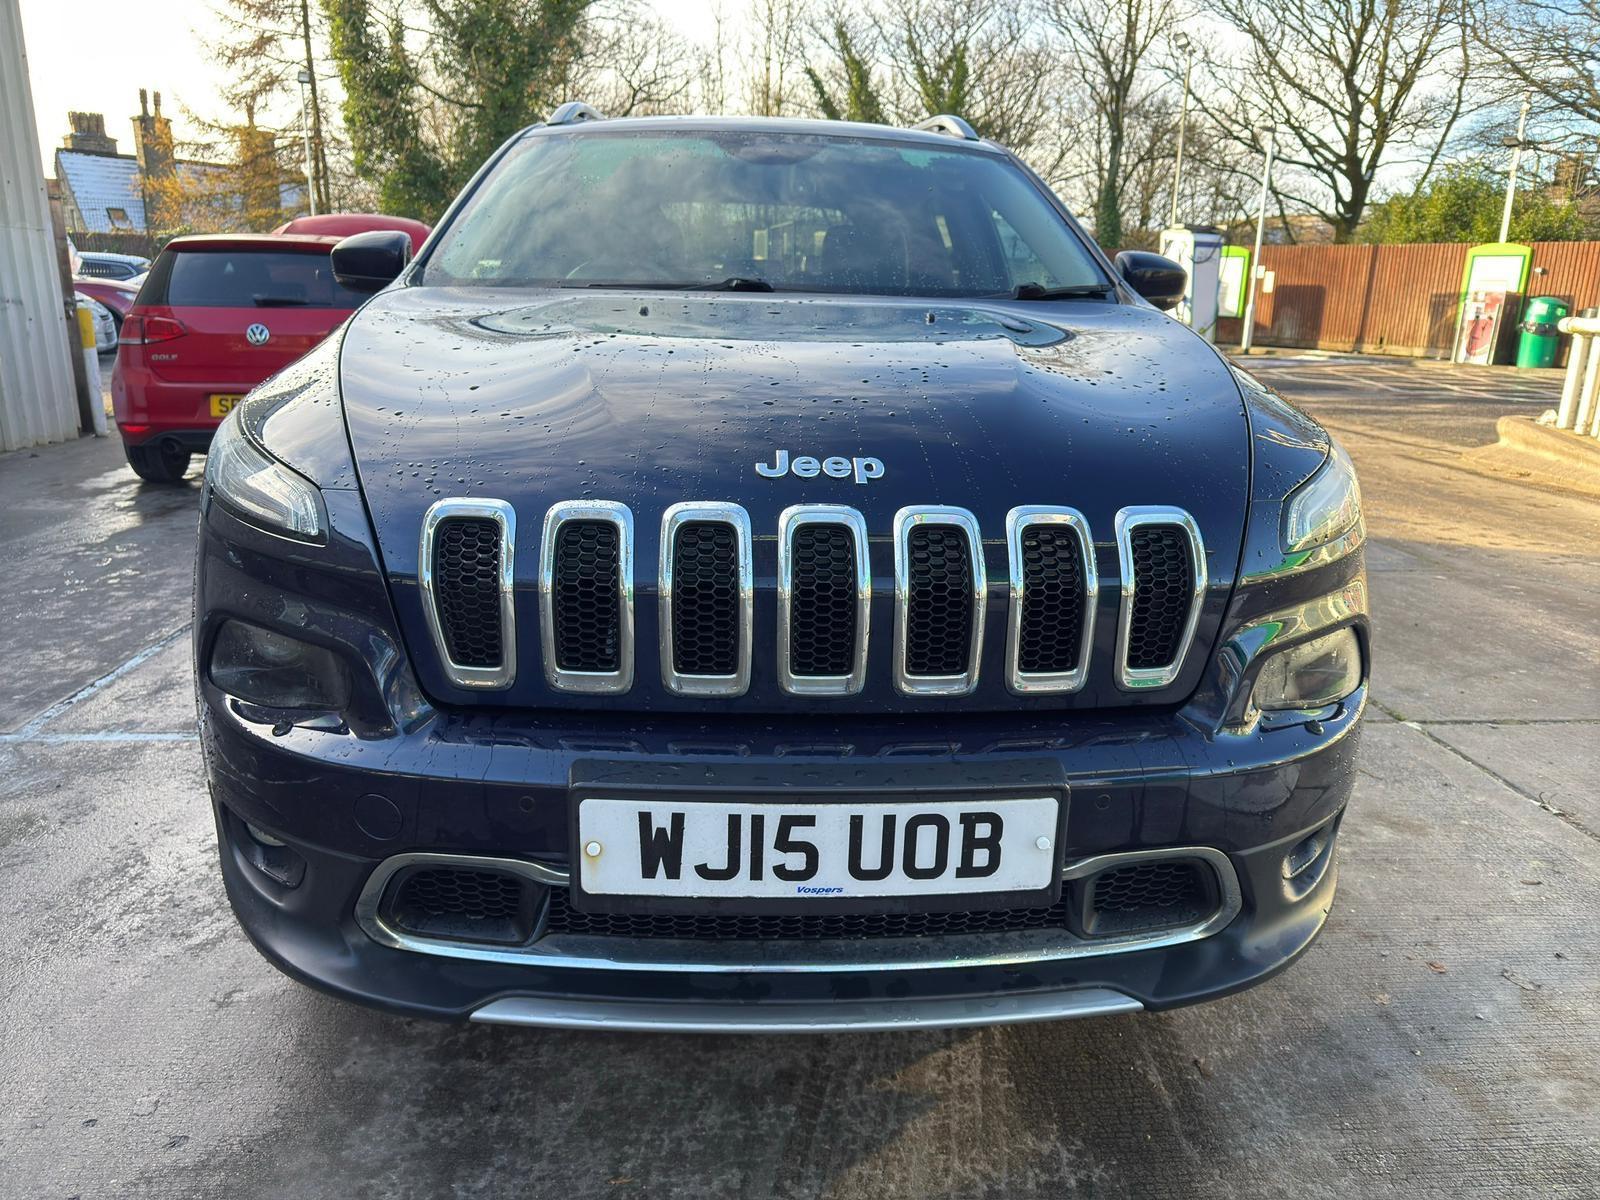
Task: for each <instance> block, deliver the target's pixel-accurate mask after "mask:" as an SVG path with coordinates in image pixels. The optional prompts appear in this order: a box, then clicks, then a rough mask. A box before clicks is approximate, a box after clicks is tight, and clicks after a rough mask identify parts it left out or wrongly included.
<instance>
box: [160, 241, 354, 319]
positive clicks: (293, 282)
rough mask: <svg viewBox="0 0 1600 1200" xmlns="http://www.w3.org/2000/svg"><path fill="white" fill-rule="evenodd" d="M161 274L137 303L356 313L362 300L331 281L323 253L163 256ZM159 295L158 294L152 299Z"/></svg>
mask: <svg viewBox="0 0 1600 1200" xmlns="http://www.w3.org/2000/svg"><path fill="white" fill-rule="evenodd" d="M167 259H168V263H167V266H166V270H165V272H162V271H161V269H160V268H158V269H157V272H156V273H155V274H152V279H155V278H156V275H157V274H161V275H164V278H162V279H160V280H159V281H158V282H157V284H156V286H155V287H154V289H153V290H152V291H151V294H150V295H149V296H144V295H142V294H141V296H140V303H143V304H170V305H172V306H173V307H175V308H357V307H359V306H360V304H361V302H362V301H363V300H365V299H366V296H365V295H363V294H361V293H358V292H352V291H349V290H348V289H346V288H344V287H343V286H341V285H340V284H339V283H338V282H337V281H336V280H335V279H334V277H333V265H332V262H331V261H330V259H329V257H328V253H327V251H326V250H323V251H321V252H312V253H308V252H305V251H295V250H291V251H281V250H253V249H244V248H238V249H207V250H184V251H182V252H180V253H174V252H172V251H168V253H167ZM157 293H163V294H157Z"/></svg>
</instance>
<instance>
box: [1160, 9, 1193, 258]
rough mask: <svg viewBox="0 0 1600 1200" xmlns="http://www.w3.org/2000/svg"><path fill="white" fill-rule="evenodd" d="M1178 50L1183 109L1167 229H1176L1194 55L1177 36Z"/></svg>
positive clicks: (1184, 38)
mask: <svg viewBox="0 0 1600 1200" xmlns="http://www.w3.org/2000/svg"><path fill="white" fill-rule="evenodd" d="M1174 41H1175V43H1176V44H1177V47H1178V49H1179V50H1181V51H1183V54H1184V59H1183V107H1182V108H1181V109H1179V115H1178V154H1177V157H1176V158H1174V159H1173V162H1172V217H1171V218H1170V219H1169V220H1168V221H1167V228H1169V229H1176V228H1177V227H1178V197H1179V195H1180V194H1181V193H1182V190H1183V135H1184V134H1185V133H1186V132H1187V131H1188V129H1189V76H1190V73H1191V72H1192V71H1193V70H1194V54H1193V53H1192V52H1191V51H1190V49H1189V39H1188V38H1187V37H1186V36H1184V35H1183V34H1181V33H1180V34H1179V35H1178V37H1177V38H1175V39H1174Z"/></svg>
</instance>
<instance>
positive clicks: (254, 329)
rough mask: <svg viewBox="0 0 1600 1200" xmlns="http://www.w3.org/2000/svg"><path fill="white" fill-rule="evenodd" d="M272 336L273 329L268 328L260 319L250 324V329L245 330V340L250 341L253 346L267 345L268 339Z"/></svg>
mask: <svg viewBox="0 0 1600 1200" xmlns="http://www.w3.org/2000/svg"><path fill="white" fill-rule="evenodd" d="M271 336H272V330H270V329H268V328H267V327H266V326H265V325H263V324H262V323H261V322H260V321H257V322H256V323H255V324H254V325H252V326H250V328H249V329H246V330H245V331H244V340H245V341H247V342H249V343H250V344H251V345H252V346H265V345H266V344H267V339H268V338H270V337H271Z"/></svg>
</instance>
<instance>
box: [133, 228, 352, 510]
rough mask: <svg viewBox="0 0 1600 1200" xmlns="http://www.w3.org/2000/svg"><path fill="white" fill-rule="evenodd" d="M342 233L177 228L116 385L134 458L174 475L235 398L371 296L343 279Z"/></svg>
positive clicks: (146, 292)
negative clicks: (338, 259) (332, 257)
mask: <svg viewBox="0 0 1600 1200" xmlns="http://www.w3.org/2000/svg"><path fill="white" fill-rule="evenodd" d="M338 241H339V239H338V238H336V237H307V236H293V235H290V236H283V235H271V234H220V235H207V236H197V237H181V238H174V239H173V240H172V241H170V242H168V243H167V246H166V249H164V250H162V252H161V254H160V257H158V258H157V259H156V261H155V265H154V266H153V267H151V268H150V276H149V278H148V279H147V280H146V281H145V284H144V286H143V287H142V288H141V289H140V290H139V296H138V299H137V300H136V301H135V302H134V306H133V309H132V311H130V312H129V313H128V315H127V317H126V318H125V319H124V320H123V324H122V344H121V347H120V348H119V349H118V351H117V365H116V369H115V371H114V372H113V373H112V376H111V397H112V404H113V407H114V410H115V412H116V418H117V428H118V430H119V432H120V433H121V434H122V444H123V448H124V449H125V450H126V452H127V455H128V463H129V465H130V466H132V467H133V469H134V471H135V472H137V473H138V475H139V476H140V477H141V478H143V479H148V480H151V481H152V482H156V483H176V482H177V481H178V480H180V479H182V478H183V474H184V472H185V471H186V470H187V469H188V466H189V457H190V455H192V454H203V453H205V451H206V449H207V447H209V446H210V445H211V435H212V434H213V433H214V432H215V431H216V428H217V426H218V425H219V424H221V423H222V418H223V417H225V416H227V415H228V410H229V409H231V408H232V407H233V406H234V404H236V403H237V402H238V401H239V400H241V399H242V398H243V397H244V395H245V393H246V392H248V391H250V389H251V388H253V387H255V386H256V385H257V384H258V383H260V382H261V381H262V380H264V379H266V378H267V377H268V376H269V375H272V374H273V373H275V372H276V371H278V370H280V369H282V368H283V367H286V366H288V365H289V364H290V363H292V362H293V361H294V360H295V359H297V358H299V357H300V356H301V355H302V354H304V353H305V352H306V351H308V350H310V349H311V348H312V347H313V346H315V345H316V344H317V343H318V342H320V341H321V340H322V339H323V338H325V337H327V336H328V334H330V333H332V332H333V330H334V329H336V328H338V326H339V324H340V323H341V322H342V321H343V320H344V319H345V318H346V317H348V316H349V315H350V313H351V311H352V310H354V309H355V308H356V306H357V305H359V304H360V303H361V302H362V301H363V300H365V299H366V296H365V295H364V294H362V293H360V292H353V291H349V290H347V289H346V288H344V287H342V286H340V284H339V283H338V282H337V281H336V280H335V279H334V277H333V270H332V268H331V266H330V265H329V258H328V252H329V251H330V250H331V249H332V248H333V246H334V245H335V244H336V243H337V242H338Z"/></svg>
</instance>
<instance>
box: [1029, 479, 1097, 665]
mask: <svg viewBox="0 0 1600 1200" xmlns="http://www.w3.org/2000/svg"><path fill="white" fill-rule="evenodd" d="M1006 542H1007V547H1008V549H1009V552H1010V553H1009V558H1010V565H1011V609H1010V615H1011V623H1010V627H1009V629H1008V630H1007V637H1006V668H1007V671H1006V684H1007V686H1008V687H1010V688H1011V690H1012V691H1013V692H1016V693H1018V694H1019V695H1029V694H1032V693H1036V692H1075V691H1077V690H1078V689H1079V688H1081V687H1082V686H1083V685H1084V682H1085V681H1086V680H1087V679H1088V674H1089V651H1090V649H1091V648H1092V647H1093V645H1094V617H1095V612H1094V610H1095V604H1096V601H1097V599H1098V595H1099V582H1098V578H1097V574H1096V570H1095V563H1094V542H1093V540H1092V539H1091V538H1090V536H1089V522H1088V521H1086V520H1085V519H1084V516H1083V514H1082V513H1080V512H1078V511H1077V510H1076V509H1072V508H1046V507H1043V506H1035V507H1029V508H1016V509H1012V510H1011V513H1010V515H1009V516H1008V517H1007V519H1006Z"/></svg>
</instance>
